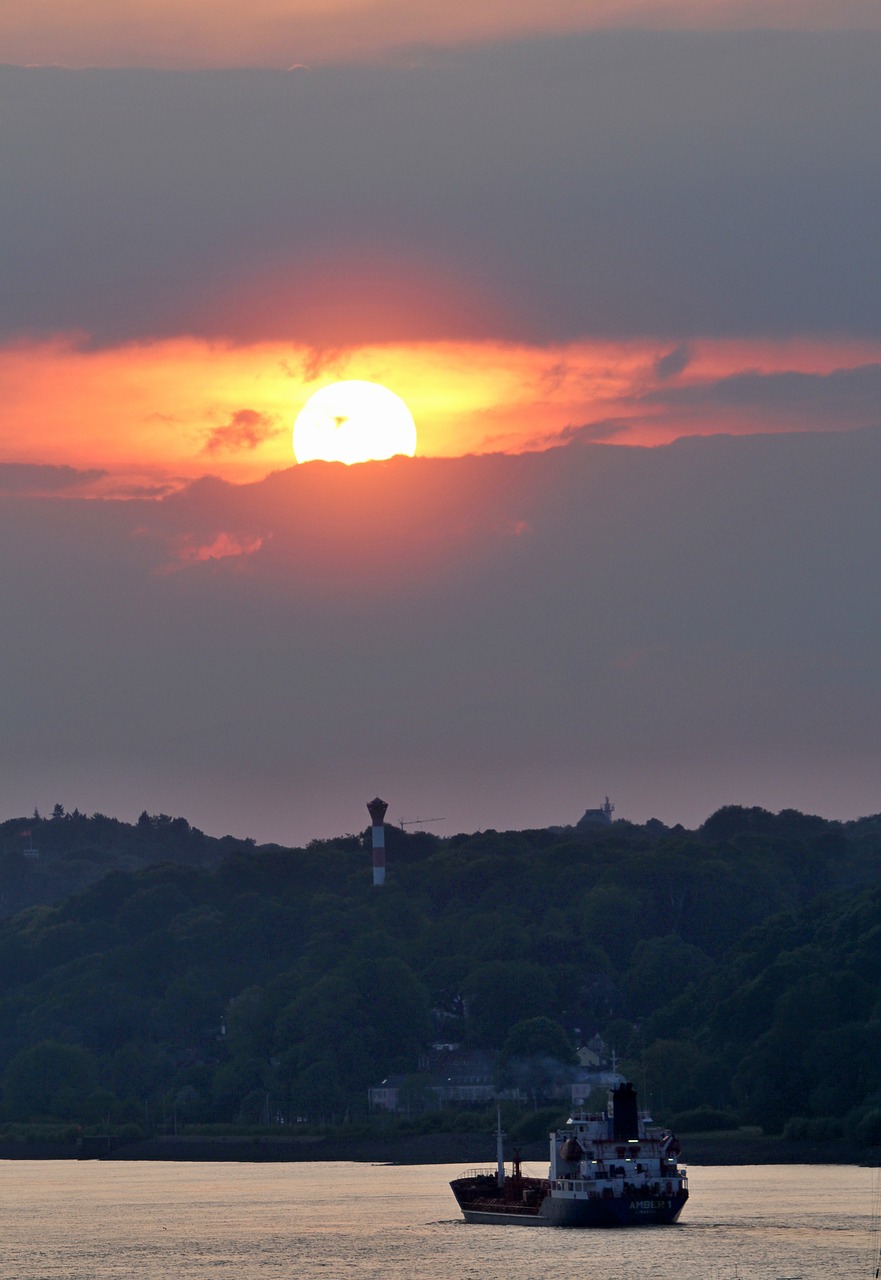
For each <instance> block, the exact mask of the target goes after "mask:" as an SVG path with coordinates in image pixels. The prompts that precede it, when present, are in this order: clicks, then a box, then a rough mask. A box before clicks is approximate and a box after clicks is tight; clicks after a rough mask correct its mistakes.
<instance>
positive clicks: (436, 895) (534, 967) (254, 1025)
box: [0, 805, 881, 1145]
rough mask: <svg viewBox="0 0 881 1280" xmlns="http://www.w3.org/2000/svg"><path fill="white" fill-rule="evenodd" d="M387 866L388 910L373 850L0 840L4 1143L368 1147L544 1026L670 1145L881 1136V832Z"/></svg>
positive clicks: (448, 855) (410, 847)
mask: <svg viewBox="0 0 881 1280" xmlns="http://www.w3.org/2000/svg"><path fill="white" fill-rule="evenodd" d="M386 844H387V858H388V872H387V880H386V883H385V885H384V886H382V887H375V886H374V885H373V884H372V876H371V857H370V849H369V831H365V832H364V833H362V834H360V835H350V836H345V837H341V838H339V839H336V840H324V841H315V842H313V843H312V844H310V845H309V846H308V847H306V848H301V849H292V848H283V847H280V846H275V845H272V846H256V845H255V844H254V843H253V842H252V841H247V840H234V839H232V838H229V837H228V838H226V839H225V840H219V841H217V840H211V839H210V838H209V837H206V836H204V835H202V833H201V832H197V831H195V830H194V829H193V828H191V827H190V826H189V824H188V823H187V822H186V821H185V820H184V819H180V818H178V819H171V818H168V817H167V816H166V815H159V816H158V817H151V816H150V815H148V814H146V813H145V814H142V815H141V818H140V819H139V821H138V822H137V823H136V824H126V823H122V822H118V821H116V820H114V819H108V818H106V817H105V816H103V815H100V814H99V815H93V816H92V817H86V816H85V815H83V814H80V813H77V812H74V813H72V814H68V813H66V812H65V811H64V810H63V809H62V808H61V806H60V805H58V806H56V808H55V811H54V812H53V814H52V816H49V817H45V818H44V817H41V816H40V815H38V814H35V815H34V817H33V818H28V819H16V820H11V821H9V822H6V823H4V824H2V826H0V847H2V853H0V905H2V909H3V912H4V913H5V914H4V918H3V919H2V920H0V1129H2V1128H3V1127H4V1126H5V1130H6V1131H7V1132H10V1133H11V1132H13V1131H15V1129H16V1126H19V1127H21V1126H26V1125H30V1126H41V1125H42V1126H52V1125H55V1126H56V1127H57V1126H58V1125H61V1124H77V1125H83V1126H93V1127H95V1126H97V1127H98V1128H101V1129H108V1127H113V1126H117V1127H119V1126H123V1127H125V1126H128V1128H129V1130H130V1131H131V1132H132V1133H135V1132H137V1131H149V1130H150V1129H151V1127H157V1128H158V1127H160V1126H162V1125H165V1126H168V1125H169V1124H170V1123H171V1122H172V1119H171V1118H172V1117H173V1123H174V1124H175V1126H177V1125H193V1126H195V1125H219V1126H224V1125H226V1126H238V1127H239V1128H245V1129H246V1128H248V1127H249V1126H250V1127H259V1126H261V1125H265V1124H266V1123H267V1121H268V1120H270V1118H271V1115H277V1116H282V1115H283V1116H284V1117H286V1118H287V1119H288V1120H291V1119H294V1120H296V1121H298V1122H300V1123H311V1124H327V1123H330V1122H332V1120H333V1118H334V1117H343V1116H345V1117H346V1118H347V1121H348V1122H350V1123H353V1122H354V1121H355V1120H358V1121H359V1122H364V1123H366V1122H367V1121H368V1116H367V1090H368V1088H369V1087H370V1086H371V1085H375V1084H377V1083H379V1082H380V1081H382V1080H383V1079H384V1078H386V1077H388V1076H389V1075H390V1074H392V1073H403V1074H405V1075H407V1074H412V1073H414V1072H415V1071H416V1064H417V1061H418V1058H419V1055H420V1052H422V1051H423V1050H424V1049H425V1048H426V1047H427V1046H429V1045H430V1044H431V1043H432V1042H434V1041H437V1040H443V1041H445V1042H451V1041H454V1042H456V1043H460V1044H463V1045H466V1046H471V1047H474V1048H479V1049H482V1050H485V1051H486V1052H487V1053H489V1054H491V1055H493V1057H494V1058H495V1059H496V1060H497V1062H498V1064H499V1067H498V1069H499V1072H500V1073H502V1074H503V1073H504V1069H505V1064H506V1061H509V1060H510V1057H511V1053H512V1045H517V1044H518V1043H520V1044H523V1043H525V1042H526V1041H528V1040H529V1035H530V1028H531V1029H532V1035H533V1039H534V1038H535V1035H536V1034H538V1033H537V1031H536V1028H538V1029H539V1031H540V1034H539V1037H538V1038H539V1043H537V1044H536V1045H535V1051H536V1052H537V1053H544V1054H553V1055H555V1056H557V1057H559V1058H560V1059H561V1060H569V1061H571V1060H572V1054H573V1052H574V1048H575V1045H576V1042H579V1041H580V1042H586V1041H587V1040H588V1039H589V1038H590V1037H592V1036H595V1035H598V1036H600V1037H602V1039H603V1040H604V1041H605V1042H606V1044H608V1045H610V1046H613V1047H614V1048H615V1050H616V1052H617V1055H618V1059H619V1061H620V1062H621V1064H622V1069H623V1070H625V1071H626V1072H627V1073H628V1074H629V1075H630V1076H631V1078H633V1079H634V1080H635V1081H636V1083H637V1085H638V1087H639V1089H640V1092H641V1093H642V1094H643V1096H644V1097H646V1098H647V1099H649V1100H650V1101H651V1105H652V1107H653V1110H654V1113H655V1116H656V1118H660V1119H661V1120H662V1121H663V1122H665V1123H670V1122H671V1121H673V1120H677V1119H681V1118H682V1117H683V1116H689V1115H690V1116H691V1117H692V1120H693V1123H697V1121H696V1120H694V1116H695V1115H696V1116H697V1117H698V1119H699V1118H700V1116H703V1117H704V1118H705V1120H706V1124H707V1126H708V1127H710V1126H711V1125H712V1124H716V1125H719V1124H722V1123H727V1124H731V1125H732V1126H736V1125H754V1126H761V1128H762V1129H763V1130H764V1132H765V1133H769V1134H774V1133H785V1134H787V1135H788V1136H790V1137H809V1138H811V1139H814V1140H822V1139H824V1138H830V1139H831V1138H833V1137H840V1136H841V1135H846V1136H847V1138H848V1140H849V1141H852V1142H854V1143H859V1144H861V1145H867V1144H869V1143H871V1142H874V1141H879V1140H881V816H875V817H869V818H863V819H860V820H858V821H853V822H844V823H842V822H832V821H827V820H825V819H823V818H820V817H815V816H810V815H805V814H802V813H798V812H795V811H783V812H781V813H779V814H772V813H769V812H767V811H765V810H762V809H747V808H740V807H735V806H731V807H727V808H724V809H721V810H720V811H718V812H717V813H715V814H714V815H713V816H712V817H710V818H709V819H708V820H707V821H706V822H705V823H704V825H703V826H702V827H700V828H699V829H697V830H694V831H689V830H685V829H683V828H682V827H674V828H667V827H665V826H663V825H662V824H661V823H660V822H656V821H652V822H649V823H647V824H645V825H635V824H631V823H628V822H625V821H616V822H613V823H611V824H610V825H607V826H604V825H599V824H597V825H596V826H593V827H584V828H581V827H578V828H563V829H560V828H556V829H549V830H535V831H508V832H497V831H483V832H479V833H475V834H471V835H466V834H463V835H456V836H453V837H450V838H440V837H436V836H433V835H429V834H427V833H424V832H423V833H405V832H403V831H401V830H399V829H398V828H395V827H388V828H387V830H386ZM28 850H30V852H28ZM34 850H36V852H34ZM536 1019H538V1020H541V1021H540V1022H539V1023H536V1021H535V1020H536ZM525 1024H528V1025H525ZM542 1037H544V1040H543V1041H542ZM540 1101H541V1099H536V1098H533V1104H532V1105H536V1104H537V1102H540Z"/></svg>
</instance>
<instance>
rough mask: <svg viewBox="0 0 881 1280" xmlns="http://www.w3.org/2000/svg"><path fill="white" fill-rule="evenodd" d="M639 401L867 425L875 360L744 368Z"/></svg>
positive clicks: (878, 374) (877, 399)
mask: <svg viewBox="0 0 881 1280" xmlns="http://www.w3.org/2000/svg"><path fill="white" fill-rule="evenodd" d="M642 399H643V403H652V404H658V405H664V406H665V407H667V408H671V409H676V408H688V409H694V408H701V409H712V408H713V407H716V408H720V409H737V410H744V409H749V410H763V411H765V412H769V413H786V414H788V415H789V416H790V417H797V418H800V419H801V420H803V421H804V422H805V423H806V424H808V423H825V424H826V425H828V426H832V427H835V426H843V425H844V424H848V425H851V426H853V425H859V426H870V425H873V424H875V423H878V422H881V363H879V364H865V365H860V366H858V367H856V368H853V369H835V370H833V371H832V372H830V373H805V372H802V371H795V370H787V371H783V372H779V373H760V372H755V371H745V372H743V373H734V374H730V375H728V376H727V377H724V378H718V379H709V380H704V381H700V382H697V383H695V384H694V385H691V386H685V387H681V386H680V387H669V388H661V389H659V390H656V391H653V392H651V393H649V394H648V395H646V396H644V397H643V398H642Z"/></svg>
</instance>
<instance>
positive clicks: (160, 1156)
mask: <svg viewBox="0 0 881 1280" xmlns="http://www.w3.org/2000/svg"><path fill="white" fill-rule="evenodd" d="M681 1141H682V1151H683V1156H682V1159H683V1163H684V1164H685V1165H686V1166H688V1165H689V1164H691V1165H751V1164H756V1165H762V1164H843V1165H844V1164H851V1165H868V1164H873V1165H877V1164H879V1162H881V1158H879V1152H878V1150H877V1149H867V1150H865V1151H854V1150H853V1149H852V1148H849V1147H846V1146H845V1145H844V1144H843V1143H821V1142H804V1141H800V1142H788V1141H785V1140H784V1139H783V1138H779V1137H773V1136H767V1135H763V1134H757V1133H755V1132H751V1131H742V1130H740V1131H736V1132H727V1133H707V1134H692V1135H688V1134H684V1135H682V1138H681ZM520 1154H521V1156H522V1158H523V1160H524V1161H527V1162H528V1163H535V1164H545V1163H546V1162H547V1158H548V1146H547V1141H546V1140H542V1141H537V1142H528V1143H523V1144H521V1146H520ZM14 1159H25V1160H40V1159H46V1160H64V1159H71V1160H74V1159H86V1160H96V1159H97V1160H176V1161H198V1162H203V1163H204V1162H211V1161H233V1162H235V1161H238V1162H243V1163H263V1162H275V1163H286V1162H297V1163H300V1162H304V1161H326V1160H349V1161H355V1162H358V1163H367V1164H400V1165H420V1164H453V1165H459V1166H460V1167H461V1168H463V1169H464V1168H468V1167H471V1166H475V1165H478V1166H479V1165H491V1164H493V1163H494V1162H495V1138H494V1136H493V1135H492V1134H476V1133H435V1134H392V1133H390V1134H387V1135H381V1134H375V1135H372V1136H370V1137H358V1138H350V1137H347V1135H346V1133H345V1130H342V1129H341V1130H338V1131H337V1132H335V1133H334V1134H332V1135H330V1136H321V1135H307V1134H303V1135H297V1136H290V1135H279V1136H275V1135H261V1136H252V1137H249V1136H247V1135H223V1136H206V1135H202V1134H193V1135H188V1134H183V1135H181V1134H179V1135H177V1136H172V1135H168V1136H162V1137H156V1138H149V1139H146V1140H144V1141H139V1142H118V1141H115V1140H113V1139H107V1138H103V1137H102V1136H101V1135H97V1136H95V1137H91V1138H85V1139H84V1140H83V1141H82V1143H81V1144H80V1145H79V1146H78V1147H77V1146H75V1145H74V1144H71V1143H42V1142H14V1143H13V1142H7V1143H0V1160H14Z"/></svg>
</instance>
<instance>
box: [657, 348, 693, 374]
mask: <svg viewBox="0 0 881 1280" xmlns="http://www.w3.org/2000/svg"><path fill="white" fill-rule="evenodd" d="M691 360H692V353H691V348H690V347H689V346H688V343H686V342H680V343H679V345H678V346H677V347H674V348H673V350H672V351H668V352H667V354H666V355H664V356H659V357H658V359H657V360H656V361H655V377H656V378H660V379H661V380H662V381H664V380H666V379H667V378H675V377H676V376H677V375H678V374H680V373H684V372H685V370H686V369H687V368H688V366H689V365H690V364H691Z"/></svg>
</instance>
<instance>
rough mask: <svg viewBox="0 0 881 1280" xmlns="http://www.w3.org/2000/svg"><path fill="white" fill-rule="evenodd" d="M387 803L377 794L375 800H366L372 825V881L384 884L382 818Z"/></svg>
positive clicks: (383, 833) (383, 831) (383, 828)
mask: <svg viewBox="0 0 881 1280" xmlns="http://www.w3.org/2000/svg"><path fill="white" fill-rule="evenodd" d="M387 808H388V805H387V804H386V802H385V801H384V800H380V798H379V796H377V797H376V799H375V800H369V801H368V802H367V812H368V813H369V814H370V821H371V822H372V824H373V825H372V827H371V828H370V834H371V837H372V844H373V883H374V884H385V827H384V826H383V819H384V818H385V811H386V809H387Z"/></svg>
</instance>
